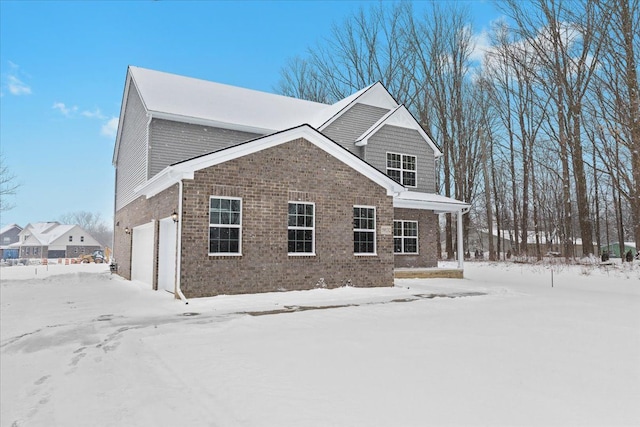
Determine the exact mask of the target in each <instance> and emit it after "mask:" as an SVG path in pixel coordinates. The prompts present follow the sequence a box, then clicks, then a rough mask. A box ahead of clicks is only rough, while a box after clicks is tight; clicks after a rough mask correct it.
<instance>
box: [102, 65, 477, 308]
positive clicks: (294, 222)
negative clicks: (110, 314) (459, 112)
mask: <svg viewBox="0 0 640 427" xmlns="http://www.w3.org/2000/svg"><path fill="white" fill-rule="evenodd" d="M441 155H442V154H441V153H440V151H439V149H438V148H437V146H436V145H435V144H434V143H433V141H432V140H431V139H430V138H429V136H428V135H427V134H426V133H425V132H424V131H423V129H422V128H421V127H420V125H419V124H418V123H417V122H416V120H415V119H414V118H413V116H412V115H411V114H410V113H409V112H408V111H407V109H406V108H405V107H404V106H403V105H399V104H398V103H397V102H396V101H395V100H394V99H393V97H392V96H391V95H390V94H389V92H387V90H386V89H385V88H384V86H383V85H382V84H380V83H376V84H373V85H371V86H369V87H367V88H364V89H363V90H361V91H359V92H357V93H355V94H353V95H351V96H350V97H348V98H346V99H343V100H341V101H339V102H338V103H336V104H333V105H326V104H320V103H315V102H310V101H304V100H299V99H295V98H289V97H284V96H279V95H274V94H269V93H264V92H257V91H252V90H248V89H243V88H238V87H233V86H227V85H222V84H218V83H213V82H208V81H203V80H197V79H192V78H188V77H182V76H177V75H172V74H167V73H162V72H158V71H153V70H148V69H143V68H138V67H129V68H128V71H127V76H126V83H125V89H124V96H123V101H122V109H121V112H120V120H119V125H118V133H117V137H116V144H115V150H114V155H113V164H114V166H115V168H116V180H115V181H116V182H115V187H116V189H115V190H116V191H115V220H114V222H115V227H114V257H115V259H116V260H117V263H118V272H119V274H121V275H122V276H123V277H125V278H128V279H134V280H140V281H143V282H146V283H148V284H150V285H151V286H152V287H153V288H154V289H165V290H167V291H170V292H174V293H176V294H177V295H179V296H180V297H184V295H186V296H187V297H200V296H212V295H217V294H222V293H225V294H234V293H251V292H266V291H277V290H293V289H310V288H313V287H316V286H327V287H336V286H342V285H345V284H352V285H354V286H392V285H393V277H394V268H397V267H414V268H417V267H435V266H437V253H436V251H437V247H436V236H437V234H436V233H437V230H438V227H437V225H438V224H437V219H438V218H437V214H439V213H443V212H452V213H456V214H457V216H458V225H459V227H458V228H459V229H460V233H459V234H458V241H459V242H460V245H459V247H462V232H461V230H462V226H461V222H462V220H461V216H462V214H463V213H466V211H467V210H468V207H469V205H468V204H466V203H463V202H460V201H457V200H454V199H450V198H446V197H443V196H439V195H437V194H435V190H436V184H435V176H436V168H435V161H436V159H437V158H438V157H440V156H441ZM459 258H460V261H459V263H460V267H462V259H461V258H462V257H459Z"/></svg>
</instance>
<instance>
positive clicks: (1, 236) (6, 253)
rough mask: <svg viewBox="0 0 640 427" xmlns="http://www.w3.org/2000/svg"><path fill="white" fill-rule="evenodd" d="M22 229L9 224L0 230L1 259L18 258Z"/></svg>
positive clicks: (16, 225)
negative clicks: (17, 244) (17, 245)
mask: <svg viewBox="0 0 640 427" xmlns="http://www.w3.org/2000/svg"><path fill="white" fill-rule="evenodd" d="M21 231H22V227H20V226H19V225H18V224H9V225H6V226H4V227H2V229H0V259H14V258H18V254H19V250H18V248H17V247H16V245H15V244H16V243H17V242H19V241H20V237H19V234H20V232H21Z"/></svg>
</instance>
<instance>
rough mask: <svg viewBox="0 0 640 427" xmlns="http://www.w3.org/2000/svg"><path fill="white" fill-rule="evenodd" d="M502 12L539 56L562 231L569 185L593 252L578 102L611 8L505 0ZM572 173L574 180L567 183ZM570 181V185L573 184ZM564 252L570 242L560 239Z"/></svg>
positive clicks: (589, 2)
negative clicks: (551, 119)
mask: <svg viewBox="0 0 640 427" xmlns="http://www.w3.org/2000/svg"><path fill="white" fill-rule="evenodd" d="M502 4H503V5H506V7H503V11H505V13H507V15H508V16H510V17H511V18H512V19H513V20H514V21H515V22H516V25H517V31H518V34H519V35H520V37H521V38H522V41H523V42H525V43H526V45H527V46H528V48H530V49H532V50H533V51H534V52H535V54H536V55H537V58H538V64H539V66H538V68H537V70H536V71H537V72H536V75H537V76H538V82H539V83H540V85H541V88H542V90H544V92H545V93H546V94H547V95H548V96H549V97H550V98H551V99H552V100H553V102H554V105H555V108H556V121H555V123H553V124H552V126H551V127H552V128H555V129H557V133H554V134H553V135H552V138H554V139H555V140H556V141H557V143H558V145H559V146H560V154H561V159H562V161H563V182H564V190H563V193H564V203H565V215H566V216H565V221H564V228H565V234H570V233H568V230H570V229H571V226H572V225H571V216H570V213H571V194H572V193H571V189H573V190H574V191H573V194H575V201H576V206H577V210H578V224H579V226H580V233H581V237H582V250H583V254H584V255H587V254H592V253H594V250H593V229H592V218H591V216H590V209H589V203H588V198H587V196H588V191H587V180H586V172H585V166H584V165H585V162H584V158H583V143H584V142H583V139H582V137H583V132H582V128H581V126H582V123H583V108H584V105H583V101H584V99H585V96H586V94H587V93H588V91H589V90H590V88H591V83H592V81H593V79H594V76H595V74H596V70H597V64H598V61H599V58H600V56H601V53H602V46H603V39H602V37H600V34H602V32H603V31H606V29H607V28H608V22H609V17H610V13H608V11H607V9H606V8H604V7H601V6H602V3H601V2H600V1H596V0H584V1H570V0H567V1H563V0H535V1H533V2H527V3H524V2H520V1H518V0H505V1H504V2H503V3H502ZM571 176H573V182H571ZM572 184H573V185H572ZM565 244H566V251H567V255H569V252H572V251H571V242H569V240H568V239H567V241H566V242H565Z"/></svg>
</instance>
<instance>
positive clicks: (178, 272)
mask: <svg viewBox="0 0 640 427" xmlns="http://www.w3.org/2000/svg"><path fill="white" fill-rule="evenodd" d="M181 271H182V179H180V180H179V181H178V250H177V259H176V293H177V294H178V296H179V297H180V299H181V300H182V301H183V302H184V303H185V304H189V301H188V300H187V298H186V297H185V296H184V294H183V293H182V290H181V289H180V277H181V276H182V274H181Z"/></svg>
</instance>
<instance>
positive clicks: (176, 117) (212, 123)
mask: <svg viewBox="0 0 640 427" xmlns="http://www.w3.org/2000/svg"><path fill="white" fill-rule="evenodd" d="M147 114H148V115H149V116H150V117H151V118H152V119H162V120H170V121H174V122H181V123H189V124H193V125H202V126H209V127H217V128H222V129H229V130H238V131H242V132H249V133H257V134H260V135H265V134H269V133H273V132H276V131H277V130H278V129H266V128H262V127H255V126H247V125H242V124H236V123H228V122H220V121H217V120H209V119H203V118H199V117H193V116H183V115H180V114H175V113H166V112H162V111H153V110H149V111H148V112H147Z"/></svg>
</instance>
